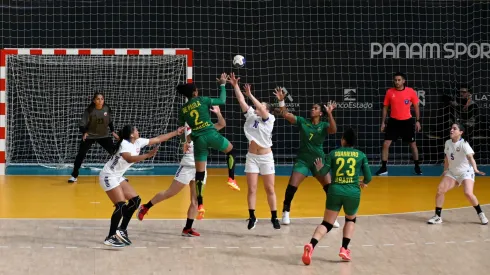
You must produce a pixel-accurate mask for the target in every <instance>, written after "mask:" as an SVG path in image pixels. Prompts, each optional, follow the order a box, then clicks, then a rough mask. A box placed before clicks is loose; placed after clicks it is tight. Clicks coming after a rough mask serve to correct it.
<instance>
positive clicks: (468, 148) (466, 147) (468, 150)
mask: <svg viewBox="0 0 490 275" xmlns="http://www.w3.org/2000/svg"><path fill="white" fill-rule="evenodd" d="M463 150H464V154H465V155H470V154H474V153H475V151H473V148H471V146H470V144H469V143H468V142H467V141H465V142H464V143H463Z"/></svg>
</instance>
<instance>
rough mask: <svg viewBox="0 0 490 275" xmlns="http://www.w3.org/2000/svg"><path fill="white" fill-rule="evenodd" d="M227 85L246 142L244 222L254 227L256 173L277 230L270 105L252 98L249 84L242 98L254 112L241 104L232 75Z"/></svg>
mask: <svg viewBox="0 0 490 275" xmlns="http://www.w3.org/2000/svg"><path fill="white" fill-rule="evenodd" d="M230 76H231V77H230V80H229V82H230V83H231V85H233V88H234V89H235V95H236V98H237V100H238V103H239V104H240V107H241V108H242V111H243V112H244V113H245V118H246V120H245V125H244V127H243V129H244V132H245V136H246V137H247V139H248V142H249V147H248V154H247V160H246V162H245V173H246V174H247V185H248V195H247V201H248V213H249V215H250V218H249V219H248V226H247V228H248V229H249V230H250V229H253V228H255V224H256V223H257V218H256V217H255V203H256V199H257V182H258V180H259V173H260V174H261V175H262V180H263V181H264V188H265V192H266V193H267V201H268V203H269V208H270V210H271V222H272V226H273V227H274V229H281V225H280V224H279V220H278V219H277V208H276V193H275V191H274V178H275V168H274V156H273V155H272V149H271V147H272V130H273V129H274V121H275V120H276V118H275V117H274V115H272V114H271V113H270V111H271V106H270V104H267V103H265V102H262V103H261V102H259V101H258V100H257V99H256V98H255V97H254V96H253V95H252V92H251V89H250V85H248V84H246V85H245V95H246V96H247V97H248V98H250V100H251V101H252V102H253V104H254V105H255V108H256V110H254V108H252V107H251V106H248V104H247V103H246V102H245V97H244V96H243V94H242V92H241V91H240V86H239V85H238V80H240V78H235V74H233V73H232V74H231V75H230Z"/></svg>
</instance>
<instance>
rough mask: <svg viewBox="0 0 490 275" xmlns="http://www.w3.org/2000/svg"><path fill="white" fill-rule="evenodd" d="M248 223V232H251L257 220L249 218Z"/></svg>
mask: <svg viewBox="0 0 490 275" xmlns="http://www.w3.org/2000/svg"><path fill="white" fill-rule="evenodd" d="M247 221H248V226H247V228H248V230H252V229H254V228H255V225H256V224H257V218H250V219H248V220H247Z"/></svg>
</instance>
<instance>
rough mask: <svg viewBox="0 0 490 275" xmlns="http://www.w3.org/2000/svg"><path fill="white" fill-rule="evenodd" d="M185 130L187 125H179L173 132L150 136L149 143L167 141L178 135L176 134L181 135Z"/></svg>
mask: <svg viewBox="0 0 490 275" xmlns="http://www.w3.org/2000/svg"><path fill="white" fill-rule="evenodd" d="M184 130H185V127H179V129H177V130H175V131H173V132H170V133H167V134H163V135H159V136H158V137H154V138H150V142H149V143H148V145H153V144H157V143H162V142H165V141H167V140H169V139H171V138H173V137H176V136H179V135H182V133H183V132H184Z"/></svg>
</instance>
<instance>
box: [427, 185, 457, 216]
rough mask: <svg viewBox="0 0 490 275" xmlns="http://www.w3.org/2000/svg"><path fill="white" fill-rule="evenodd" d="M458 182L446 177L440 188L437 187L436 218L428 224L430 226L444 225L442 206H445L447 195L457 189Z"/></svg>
mask: <svg viewBox="0 0 490 275" xmlns="http://www.w3.org/2000/svg"><path fill="white" fill-rule="evenodd" d="M457 184H458V182H457V181H456V180H455V179H453V178H451V177H447V176H444V177H442V179H441V182H440V183H439V186H438V187H437V193H436V212H435V215H434V217H432V218H431V219H430V220H429V221H428V222H427V223H429V224H438V223H442V218H441V213H442V206H443V205H444V197H445V194H446V193H447V192H448V191H449V190H451V189H453V188H454V187H456V185H457Z"/></svg>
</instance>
